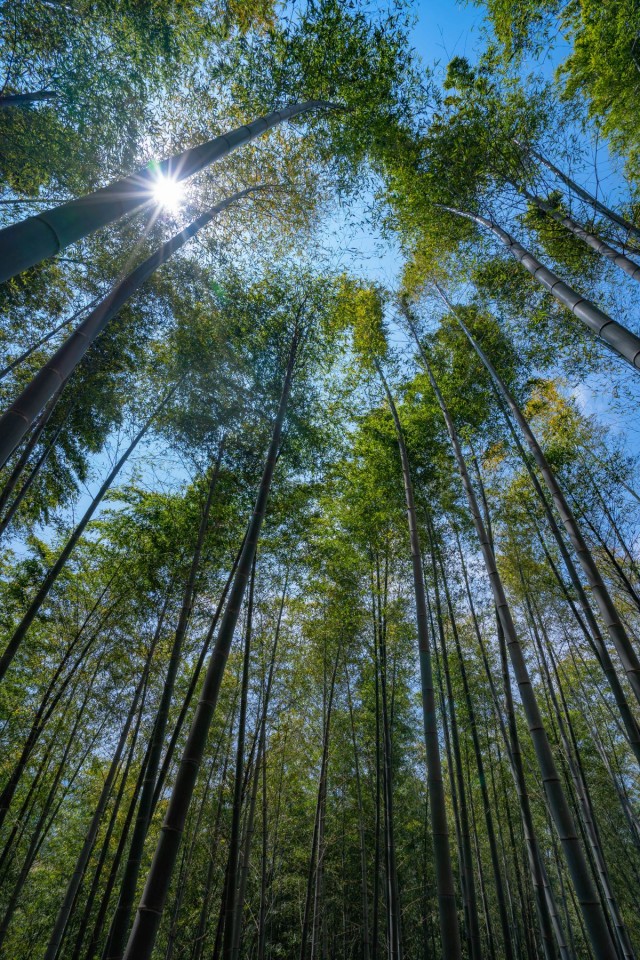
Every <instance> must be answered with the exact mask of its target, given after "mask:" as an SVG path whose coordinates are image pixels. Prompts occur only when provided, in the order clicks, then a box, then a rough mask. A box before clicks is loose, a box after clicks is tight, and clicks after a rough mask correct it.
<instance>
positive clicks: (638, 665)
mask: <svg viewBox="0 0 640 960" xmlns="http://www.w3.org/2000/svg"><path fill="white" fill-rule="evenodd" d="M443 296H444V295H443ZM444 299H445V302H446V303H447V305H448V306H449V307H450V306H451V305H450V304H449V301H448V300H447V299H446V298H444ZM454 315H455V317H456V320H457V322H458V324H459V325H460V327H461V329H462V331H463V332H464V334H465V336H466V337H467V339H468V340H469V343H470V344H471V346H472V347H473V349H474V350H475V352H476V354H477V355H478V357H479V358H480V360H481V361H482V363H483V365H484V367H485V369H486V370H487V372H488V373H489V375H490V377H491V379H492V380H493V382H494V383H495V385H496V387H497V388H498V391H499V393H500V395H501V396H502V397H503V399H504V400H505V402H506V403H507V405H508V407H509V409H510V410H511V412H512V414H513V416H514V419H515V420H516V422H517V424H518V426H519V427H520V429H521V430H522V433H523V434H524V437H525V440H526V441H527V445H528V447H529V450H530V451H531V454H532V456H533V458H534V460H535V462H536V464H537V466H538V467H539V469H540V472H541V474H542V477H543V479H544V482H545V483H546V485H547V489H548V490H549V493H550V494H551V496H552V498H553V502H554V504H555V506H556V508H557V510H558V513H559V515H560V518H561V520H562V523H563V525H564V528H565V530H566V531H567V534H568V536H569V539H570V540H571V544H572V546H573V548H574V550H575V552H576V556H577V557H578V560H579V561H580V566H581V567H582V570H583V571H584V574H585V576H586V578H587V582H588V583H589V586H590V588H591V591H592V593H593V596H594V599H595V601H596V603H597V605H598V609H599V611H600V614H601V616H602V619H603V620H604V622H605V624H606V626H607V630H608V633H609V636H610V638H611V642H612V643H613V645H614V647H615V649H616V651H617V652H618V655H619V657H620V660H621V662H622V665H623V667H624V670H625V673H626V674H627V677H628V679H629V683H630V685H631V688H632V690H633V692H634V694H635V696H636V699H637V700H638V702H639V703H640V659H639V658H638V655H637V654H636V652H635V650H634V649H633V646H632V644H631V641H630V640H629V637H628V636H627V632H626V630H625V628H624V626H623V624H622V623H621V621H620V617H619V615H618V612H617V610H616V608H615V605H614V603H613V600H612V599H611V596H610V594H609V591H608V590H607V587H606V585H605V583H604V581H603V579H602V577H601V576H600V573H599V571H598V568H597V566H596V563H595V560H594V559H593V556H592V554H591V551H590V550H589V547H588V546H587V544H586V542H585V539H584V537H583V536H582V532H581V530H580V527H579V525H578V523H577V521H576V519H575V517H574V515H573V511H572V510H571V508H570V506H569V504H568V503H567V500H566V498H565V496H564V494H563V492H562V489H561V488H560V484H559V483H558V480H557V478H556V476H555V473H554V472H553V470H552V468H551V466H550V464H549V462H548V460H547V458H546V457H545V455H544V453H543V451H542V448H541V446H540V444H539V443H538V441H537V439H536V436H535V434H534V432H533V430H532V429H531V427H530V426H529V423H528V422H527V420H526V418H525V417H524V415H523V413H522V411H521V410H520V407H519V406H518V404H517V403H516V401H515V399H514V397H513V396H512V394H511V392H510V391H509V389H508V387H507V385H506V384H505V382H504V381H503V380H502V378H501V377H500V375H499V374H498V372H497V371H496V369H495V367H494V366H493V364H492V363H491V361H490V360H489V358H488V357H487V355H486V354H485V352H484V351H483V350H482V348H481V347H480V345H479V344H478V342H477V341H476V340H475V338H474V337H473V336H472V334H471V332H470V331H469V329H468V327H467V326H466V324H465V323H464V321H463V320H462V319H461V318H460V316H459V315H458V313H457V312H454ZM614 692H615V691H614ZM625 722H626V721H625ZM633 739H634V740H636V741H637V739H638V735H637V730H636V732H635V735H634V737H633ZM632 742H633V741H632Z"/></svg>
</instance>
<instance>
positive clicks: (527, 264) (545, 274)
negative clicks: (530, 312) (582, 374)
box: [0, 207, 640, 425]
mask: <svg viewBox="0 0 640 960" xmlns="http://www.w3.org/2000/svg"><path fill="white" fill-rule="evenodd" d="M443 209H444V210H448V211H449V213H454V214H456V216H459V217H466V218H467V219H468V220H473V221H474V223H477V224H478V225H479V226H482V227H486V228H487V229H488V230H491V232H492V233H493V235H494V236H495V237H497V238H498V240H500V242H501V243H503V244H504V246H505V247H506V248H507V250H508V251H509V253H510V254H511V255H512V256H513V257H515V259H516V260H518V262H519V263H521V264H522V266H523V267H524V268H525V270H528V272H529V273H530V274H531V276H532V277H533V278H534V280H536V281H537V282H538V283H539V284H541V286H543V287H544V288H545V290H548V291H549V293H550V294H551V295H552V296H553V297H555V298H556V300H558V301H559V303H561V304H562V305H563V306H565V307H567V308H568V309H569V310H570V311H571V313H573V315H574V316H576V317H577V318H578V319H579V320H581V321H582V323H583V324H584V325H585V326H586V327H588V328H589V330H591V332H592V333H595V335H596V336H597V337H599V338H600V339H601V340H604V342H605V343H607V344H608V345H609V346H610V347H611V348H612V350H614V351H615V353H617V354H618V355H619V356H621V357H622V358H623V359H624V360H626V361H627V362H628V363H630V364H631V366H632V367H633V368H634V369H636V370H637V369H638V368H640V337H638V336H636V334H635V333H632V332H631V330H627V328H626V327H623V326H622V324H621V323H618V322H617V321H616V320H612V319H611V317H610V316H608V314H606V313H604V312H603V311H602V310H600V308H599V307H596V305H595V304H594V303H591V301H590V300H587V299H586V297H582V296H581V295H580V294H579V293H576V291H575V290H574V289H573V288H572V287H570V286H569V284H568V283H565V282H564V280H561V279H560V277H558V276H557V275H556V274H555V273H553V271H551V270H549V269H548V268H547V267H545V266H544V265H543V264H542V263H540V261H539V260H538V259H536V257H534V256H533V254H532V253H530V252H529V251H528V250H526V249H525V248H524V247H523V246H522V245H521V244H520V243H518V242H517V240H514V238H513V237H512V236H511V234H509V233H507V231H506V230H503V229H502V227H500V226H498V224H497V223H494V222H493V220H490V219H488V218H487V217H482V216H480V215H479V214H477V213H466V212H465V211H463V210H456V209H454V208H453V207H443ZM0 425H1V421H0Z"/></svg>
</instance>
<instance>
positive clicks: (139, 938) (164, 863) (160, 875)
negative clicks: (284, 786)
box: [125, 326, 300, 960]
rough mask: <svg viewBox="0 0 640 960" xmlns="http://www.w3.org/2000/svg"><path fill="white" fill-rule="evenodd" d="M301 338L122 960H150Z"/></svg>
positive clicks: (296, 336)
mask: <svg viewBox="0 0 640 960" xmlns="http://www.w3.org/2000/svg"><path fill="white" fill-rule="evenodd" d="M299 336H300V333H299V329H298V327H297V326H296V330H295V333H294V337H293V341H292V345H291V351H290V355H289V362H288V365H287V372H286V376H285V380H284V384H283V388H282V394H281V397H280V404H279V407H278V413H277V415H276V420H275V423H274V428H273V434H272V437H271V442H270V444H269V450H268V453H267V458H266V462H265V466H264V471H263V474H262V479H261V481H260V487H259V491H258V497H257V500H256V504H255V507H254V510H253V514H252V516H251V519H250V521H249V525H248V527H247V534H246V539H245V543H244V547H243V549H242V554H241V556H240V560H239V562H238V567H237V570H236V575H235V577H234V581H233V585H232V587H231V590H230V592H229V600H228V602H227V606H226V609H225V612H224V615H223V617H222V620H221V623H220V629H219V631H218V638H217V640H216V645H215V648H214V651H213V653H212V655H211V659H210V662H209V666H208V669H207V673H206V676H205V679H204V683H203V686H202V691H201V695H200V701H199V703H198V706H197V709H196V713H195V716H194V718H193V721H192V724H191V729H190V731H189V735H188V738H187V743H186V745H185V748H184V752H183V755H182V761H181V763H180V767H179V768H178V772H177V775H176V780H175V783H174V787H173V791H172V794H171V799H170V801H169V807H168V810H167V814H166V816H165V820H164V823H163V825H162V829H161V833H160V837H159V840H158V844H157V847H156V851H155V855H154V858H153V862H152V864H151V868H150V870H149V873H148V875H147V882H146V885H145V888H144V891H143V894H142V899H141V901H140V904H139V907H138V914H137V917H136V921H135V923H134V926H133V930H132V932H131V936H130V937H129V942H128V944H127V949H126V951H125V957H126V960H149V957H150V956H151V953H152V951H153V946H154V943H155V939H156V935H157V932H158V926H159V923H160V918H161V916H162V912H163V909H164V905H165V901H166V897H167V892H168V889H169V884H170V881H171V875H172V872H173V867H174V864H175V861H176V857H177V854H178V849H179V847H180V840H181V836H182V832H183V830H184V824H185V821H186V817H187V813H188V810H189V805H190V802H191V796H192V794H193V789H194V786H195V782H196V778H197V774H198V769H199V767H200V764H201V762H202V757H203V754H204V750H205V746H206V742H207V735H208V733H209V728H210V726H211V721H212V719H213V714H214V711H215V707H216V702H217V699H218V693H219V690H220V685H221V683H222V677H223V674H224V667H225V664H226V661H227V658H228V656H229V649H230V647H231V642H232V640H233V634H234V631H235V627H236V624H237V621H238V616H239V614H240V607H241V605H242V601H243V598H244V593H245V588H246V584H247V580H248V578H249V574H250V572H251V564H252V562H253V555H254V553H255V550H256V546H257V543H258V538H259V536H260V531H261V529H262V522H263V519H264V515H265V511H266V507H267V501H268V498H269V492H270V489H271V481H272V479H273V474H274V470H275V466H276V461H277V457H278V452H279V449H280V440H281V436H282V428H283V425H284V419H285V416H286V411H287V404H288V400H289V394H290V391H291V385H292V381H293V373H294V366H295V360H296V355H297V348H298V342H299Z"/></svg>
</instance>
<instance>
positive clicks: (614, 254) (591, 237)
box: [519, 187, 640, 283]
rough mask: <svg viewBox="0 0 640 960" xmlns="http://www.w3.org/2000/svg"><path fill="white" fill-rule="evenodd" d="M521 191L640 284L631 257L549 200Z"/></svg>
mask: <svg viewBox="0 0 640 960" xmlns="http://www.w3.org/2000/svg"><path fill="white" fill-rule="evenodd" d="M519 189H520V192H521V193H522V195H523V196H524V197H526V199H527V200H528V201H529V202H530V203H533V204H534V205H535V206H536V207H537V208H538V209H539V210H542V211H543V213H546V214H547V215H548V216H550V217H552V218H553V219H554V220H555V221H556V223H559V224H560V226H562V227H564V228H565V229H566V230H568V231H569V232H570V233H572V234H573V235H574V237H578V239H579V240H582V242H583V243H585V244H586V245H587V246H588V247H590V248H591V250H593V251H595V253H598V254H599V255H600V256H601V257H604V259H605V260H608V261H609V262H610V263H612V264H613V265H614V266H615V267H618V269H620V270H623V271H624V273H626V274H627V276H629V277H631V279H632V280H636V281H637V282H638V283H640V265H638V264H637V263H635V262H634V261H633V260H631V259H630V257H627V256H626V255H625V254H624V253H620V251H619V250H616V249H615V248H614V247H612V246H610V244H608V243H607V242H606V241H605V240H602V239H601V238H600V237H598V236H596V235H595V234H593V233H589V231H588V230H585V229H584V227H581V226H580V224H579V223H577V222H576V221H575V220H573V219H572V218H571V217H569V216H567V215H566V214H563V213H560V211H558V210H556V208H555V207H554V206H553V204H552V203H549V202H548V201H547V200H543V199H542V198H541V197H537V196H535V195H534V194H533V193H530V192H529V191H528V190H527V189H526V188H525V187H520V188H519Z"/></svg>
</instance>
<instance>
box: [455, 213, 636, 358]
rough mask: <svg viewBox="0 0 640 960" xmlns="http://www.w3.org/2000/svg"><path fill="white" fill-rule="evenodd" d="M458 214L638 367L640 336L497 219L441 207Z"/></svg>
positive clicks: (598, 335) (590, 328)
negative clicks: (550, 266) (487, 234)
mask: <svg viewBox="0 0 640 960" xmlns="http://www.w3.org/2000/svg"><path fill="white" fill-rule="evenodd" d="M442 209H443V210H448V211H449V213H453V214H455V215H456V216H458V217H466V219H467V220H473V222H474V223H477V224H478V225H479V226H481V227H486V228H487V229H488V230H491V232H492V233H493V235H494V236H495V237H497V238H498V240H500V242H501V243H503V244H504V245H505V247H506V248H507V250H508V251H509V253H510V254H511V255H512V256H513V257H515V259H516V260H517V261H518V262H519V263H521V264H522V266H523V267H524V268H525V270H528V272H529V273H530V274H531V276H532V277H533V278H534V280H536V282H537V283H539V284H541V285H542V286H543V287H544V288H545V290H548V291H549V293H550V294H551V295H552V296H553V297H555V298H556V300H558V301H559V302H560V303H561V304H562V305H563V306H565V307H567V308H568V309H569V310H570V311H571V313H573V315H574V316H576V317H577V318H578V319H579V320H581V321H582V322H583V323H584V325H585V326H586V327H588V328H589V330H591V332H592V333H595V335H596V336H597V337H599V338H600V339H601V340H604V342H605V343H607V344H608V345H609V346H610V347H611V348H612V349H613V350H614V351H615V352H616V353H617V354H618V355H619V356H621V357H622V358H623V359H624V360H626V361H627V362H628V363H630V364H631V366H632V367H634V369H638V368H640V337H638V336H636V334H635V333H632V332H631V330H627V328H626V327H624V326H623V325H622V324H621V323H618V322H617V321H616V320H612V319H611V317H610V316H609V315H608V314H606V313H604V312H603V311H602V310H600V308H599V307H596V305H595V304H594V303H591V301H590V300H587V298H586V297H583V296H581V295H580V294H579V293H576V291H575V290H574V289H573V288H572V287H570V286H569V284H568V283H565V282H564V280H561V279H560V277H558V276H557V275H556V274H555V273H553V271H551V270H549V269H548V268H547V267H545V266H544V264H542V263H540V261H539V260H538V259H537V258H536V257H534V256H533V254H532V253H530V252H529V251H528V250H526V249H525V248H524V247H523V246H522V244H520V243H518V241H517V240H514V238H513V237H512V236H511V234H510V233H507V231H506V230H503V229H502V227H500V226H499V225H498V224H497V223H494V221H493V220H490V219H489V218H488V217H482V216H480V214H478V213H467V212H466V211H464V210H456V209H455V208H454V207H443V208H442Z"/></svg>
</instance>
